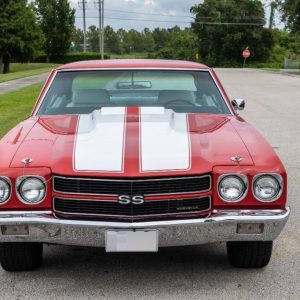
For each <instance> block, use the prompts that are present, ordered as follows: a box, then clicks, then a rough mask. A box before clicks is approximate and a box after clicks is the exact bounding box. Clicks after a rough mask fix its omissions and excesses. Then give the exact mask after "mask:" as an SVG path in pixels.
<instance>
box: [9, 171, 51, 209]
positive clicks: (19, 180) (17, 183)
mask: <svg viewBox="0 0 300 300" xmlns="http://www.w3.org/2000/svg"><path fill="white" fill-rule="evenodd" d="M27 178H37V179H40V180H41V181H42V182H43V183H44V185H45V195H44V197H43V198H42V199H41V200H40V201H39V202H36V203H29V202H26V200H24V199H23V197H22V195H21V193H20V191H19V188H20V186H21V184H22V183H23V181H25V180H26V179H27ZM15 188H16V194H17V197H18V199H19V200H20V201H21V202H22V203H23V204H26V205H30V206H31V205H38V204H41V203H42V202H43V201H44V200H45V198H46V197H47V180H46V178H44V177H43V176H39V175H22V176H19V177H18V178H17V179H16V187H15Z"/></svg>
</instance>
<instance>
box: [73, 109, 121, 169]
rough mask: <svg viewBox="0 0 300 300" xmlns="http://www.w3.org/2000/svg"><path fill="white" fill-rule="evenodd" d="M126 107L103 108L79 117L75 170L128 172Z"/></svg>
mask: <svg viewBox="0 0 300 300" xmlns="http://www.w3.org/2000/svg"><path fill="white" fill-rule="evenodd" d="M125 120H126V108H124V107H114V108H103V109H102V110H101V111H94V112H93V113H92V116H91V115H81V116H80V117H79V121H78V126H77V133H76V139H75V146H74V155H73V157H74V170H75V171H81V172H119V173H122V172H124V151H125V132H126V122H125Z"/></svg>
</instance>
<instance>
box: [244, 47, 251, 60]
mask: <svg viewBox="0 0 300 300" xmlns="http://www.w3.org/2000/svg"><path fill="white" fill-rule="evenodd" d="M250 54H251V53H250V51H249V50H248V49H246V50H244V51H243V57H244V58H248V57H249V56H250Z"/></svg>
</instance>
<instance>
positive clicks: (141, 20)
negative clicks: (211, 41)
mask: <svg viewBox="0 0 300 300" xmlns="http://www.w3.org/2000/svg"><path fill="white" fill-rule="evenodd" d="M78 18H81V17H78ZM86 18H89V19H98V17H86ZM106 19H110V20H122V21H137V22H158V23H180V24H190V23H191V22H192V21H176V20H174V21H171V20H153V19H152V20H151V19H133V18H115V17H106ZM193 23H194V24H202V25H240V26H262V25H264V24H263V23H240V22H193Z"/></svg>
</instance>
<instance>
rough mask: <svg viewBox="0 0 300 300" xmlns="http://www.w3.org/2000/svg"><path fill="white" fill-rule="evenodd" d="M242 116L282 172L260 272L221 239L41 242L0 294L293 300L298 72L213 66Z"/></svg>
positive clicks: (298, 210) (299, 269) (299, 237)
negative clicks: (96, 245)
mask: <svg viewBox="0 0 300 300" xmlns="http://www.w3.org/2000/svg"><path fill="white" fill-rule="evenodd" d="M218 74H219V75H220V76H221V78H222V80H223V81H224V83H225V86H226V88H227V90H228V92H229V94H230V96H231V97H235V96H238V97H243V98H245V99H246V100H247V108H246V111H245V112H243V113H242V115H243V116H244V117H245V118H246V119H247V120H248V121H250V122H251V123H252V124H254V125H255V126H256V128H257V129H259V130H260V131H261V132H262V133H263V134H264V135H265V136H266V138H267V139H268V140H269V141H270V143H271V144H272V145H273V146H274V147H276V149H277V151H278V153H279V155H280V156H281V158H282V159H283V161H284V163H285V165H286V167H287V169H288V172H289V182H290V185H289V205H290V206H291V207H292V210H293V211H292V216H291V219H290V221H289V223H288V226H287V227H286V229H285V230H284V233H283V234H282V235H281V237H280V238H279V239H278V240H277V241H276V242H275V247H274V254H273V257H272V261H271V263H270V265H269V266H268V267H267V268H265V269H264V270H240V269H234V268H232V267H231V266H230V265H229V264H228V262H227V259H226V252H225V245H224V244H218V245H205V246H196V247H183V248H174V249H163V250H161V251H160V252H159V253H158V254H109V255H108V254H105V253H104V251H103V250H102V249H86V248H76V247H63V246H46V247H45V250H46V251H45V257H44V258H45V259H44V265H43V267H42V269H40V270H38V271H35V272H32V273H15V274H13V273H6V272H3V271H0V295H1V298H2V299H186V300H188V299H195V300H200V299H264V300H267V299H272V300H275V299H299V297H300V296H299V295H300V281H299V280H300V231H299V228H300V227H299V225H300V218H299V215H300V202H299V194H300V188H299V186H300V185H299V182H300V139H299V132H300V119H299V112H300V78H296V77H289V76H285V75H280V74H272V73H265V72H262V71H252V70H245V71H244V70H218Z"/></svg>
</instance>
